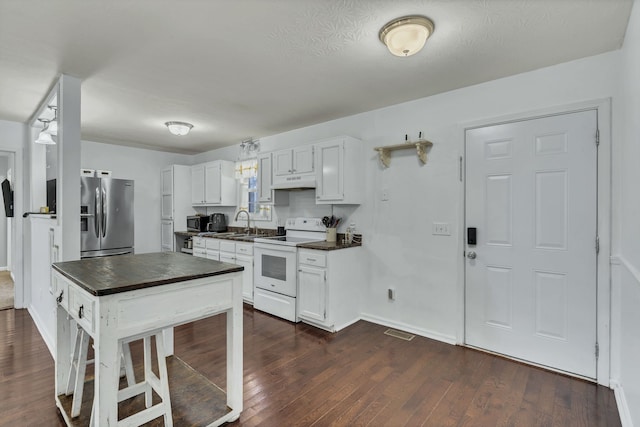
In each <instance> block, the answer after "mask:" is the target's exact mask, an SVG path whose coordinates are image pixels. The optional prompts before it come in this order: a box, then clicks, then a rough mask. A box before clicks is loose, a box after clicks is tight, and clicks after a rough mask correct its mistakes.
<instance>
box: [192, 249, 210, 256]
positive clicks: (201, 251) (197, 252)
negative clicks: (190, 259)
mask: <svg viewBox="0 0 640 427" xmlns="http://www.w3.org/2000/svg"><path fill="white" fill-rule="evenodd" d="M193 256H199V257H201V258H206V256H207V250H206V249H202V248H193Z"/></svg>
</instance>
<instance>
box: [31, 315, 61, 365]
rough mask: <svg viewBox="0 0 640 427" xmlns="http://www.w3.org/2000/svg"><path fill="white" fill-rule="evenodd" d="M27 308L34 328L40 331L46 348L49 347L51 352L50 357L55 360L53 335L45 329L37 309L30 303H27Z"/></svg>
mask: <svg viewBox="0 0 640 427" xmlns="http://www.w3.org/2000/svg"><path fill="white" fill-rule="evenodd" d="M27 310H28V311H29V314H30V315H31V318H32V319H33V323H35V324H36V328H38V332H40V336H41V337H42V339H43V340H44V343H45V344H46V345H47V348H48V349H49V353H51V357H53V358H54V360H55V358H56V357H55V354H56V352H55V344H54V342H55V341H54V339H53V338H54V337H52V336H51V335H50V334H49V331H48V330H47V328H46V326H45V324H44V322H43V321H42V318H41V317H40V315H39V314H38V311H37V310H36V309H35V308H34V307H33V306H32V305H31V304H29V308H28V309H27Z"/></svg>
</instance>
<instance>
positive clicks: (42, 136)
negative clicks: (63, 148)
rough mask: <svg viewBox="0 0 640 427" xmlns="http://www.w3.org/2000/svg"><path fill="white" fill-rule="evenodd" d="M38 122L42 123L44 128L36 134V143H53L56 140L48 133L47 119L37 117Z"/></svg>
mask: <svg viewBox="0 0 640 427" xmlns="http://www.w3.org/2000/svg"><path fill="white" fill-rule="evenodd" d="M38 121H39V122H41V123H43V124H44V129H42V131H41V132H40V133H39V134H38V138H37V139H36V141H35V142H36V144H44V145H54V144H55V143H56V142H55V141H54V140H53V138H52V137H51V134H50V133H49V120H47V119H38Z"/></svg>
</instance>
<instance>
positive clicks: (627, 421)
mask: <svg viewBox="0 0 640 427" xmlns="http://www.w3.org/2000/svg"><path fill="white" fill-rule="evenodd" d="M610 384H611V388H612V389H613V395H614V396H615V398H616V404H617V405H618V413H619V414H620V423H621V424H622V427H633V420H632V419H631V411H629V405H628V404H627V398H626V396H625V394H624V389H623V388H622V384H620V383H619V382H618V381H615V380H611V382H610Z"/></svg>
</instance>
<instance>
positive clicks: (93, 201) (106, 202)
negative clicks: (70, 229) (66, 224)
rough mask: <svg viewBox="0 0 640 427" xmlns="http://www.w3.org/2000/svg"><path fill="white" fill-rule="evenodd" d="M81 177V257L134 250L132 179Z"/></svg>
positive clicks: (116, 253)
mask: <svg viewBox="0 0 640 427" xmlns="http://www.w3.org/2000/svg"><path fill="white" fill-rule="evenodd" d="M80 180H81V184H80V187H81V193H80V197H81V199H80V236H81V237H80V239H81V246H80V257H81V258H92V257H99V256H109V255H122V254H127V253H133V180H129V179H111V178H93V177H86V176H83V177H81V178H80Z"/></svg>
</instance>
